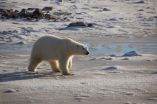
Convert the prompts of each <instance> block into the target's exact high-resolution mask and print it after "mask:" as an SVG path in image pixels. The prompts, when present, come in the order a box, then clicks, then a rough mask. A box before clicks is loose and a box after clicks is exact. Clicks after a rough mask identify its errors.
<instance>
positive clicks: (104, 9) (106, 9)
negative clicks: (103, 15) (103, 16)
mask: <svg viewBox="0 0 157 104" xmlns="http://www.w3.org/2000/svg"><path fill="white" fill-rule="evenodd" d="M103 11H111V10H110V9H108V8H103Z"/></svg>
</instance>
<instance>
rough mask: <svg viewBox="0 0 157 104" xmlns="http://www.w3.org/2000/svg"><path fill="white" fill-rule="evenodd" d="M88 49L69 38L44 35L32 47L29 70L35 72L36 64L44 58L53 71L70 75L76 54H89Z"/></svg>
mask: <svg viewBox="0 0 157 104" xmlns="http://www.w3.org/2000/svg"><path fill="white" fill-rule="evenodd" d="M88 54H89V51H88V49H87V48H86V47H85V46H84V45H83V44H81V43H79V42H76V41H74V40H72V39H69V38H67V39H66V38H65V39H64V38H59V37H56V36H43V37H41V38H40V39H38V40H37V41H36V42H35V44H34V45H33V48H32V53H31V57H30V63H29V66H28V70H29V71H32V72H35V71H36V70H35V68H36V66H37V65H38V64H39V63H40V62H41V61H43V60H45V61H48V62H49V64H50V65H51V68H52V70H53V72H61V73H62V75H70V74H71V73H70V70H69V69H70V68H71V66H72V59H73V56H74V55H88Z"/></svg>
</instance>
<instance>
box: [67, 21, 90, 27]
mask: <svg viewBox="0 0 157 104" xmlns="http://www.w3.org/2000/svg"><path fill="white" fill-rule="evenodd" d="M68 27H93V24H92V23H84V22H74V23H70V24H69V25H68Z"/></svg>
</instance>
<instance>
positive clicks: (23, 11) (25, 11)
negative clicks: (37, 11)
mask: <svg viewBox="0 0 157 104" xmlns="http://www.w3.org/2000/svg"><path fill="white" fill-rule="evenodd" d="M18 16H19V17H20V18H26V17H28V13H27V10H26V9H22V10H21V11H20V12H19V13H18Z"/></svg>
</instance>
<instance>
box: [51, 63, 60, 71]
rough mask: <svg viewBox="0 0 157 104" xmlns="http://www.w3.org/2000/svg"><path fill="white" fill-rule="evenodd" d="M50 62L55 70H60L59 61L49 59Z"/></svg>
mask: <svg viewBox="0 0 157 104" xmlns="http://www.w3.org/2000/svg"><path fill="white" fill-rule="evenodd" d="M49 64H50V65H51V68H52V70H53V72H60V70H59V63H58V61H54V60H49Z"/></svg>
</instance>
